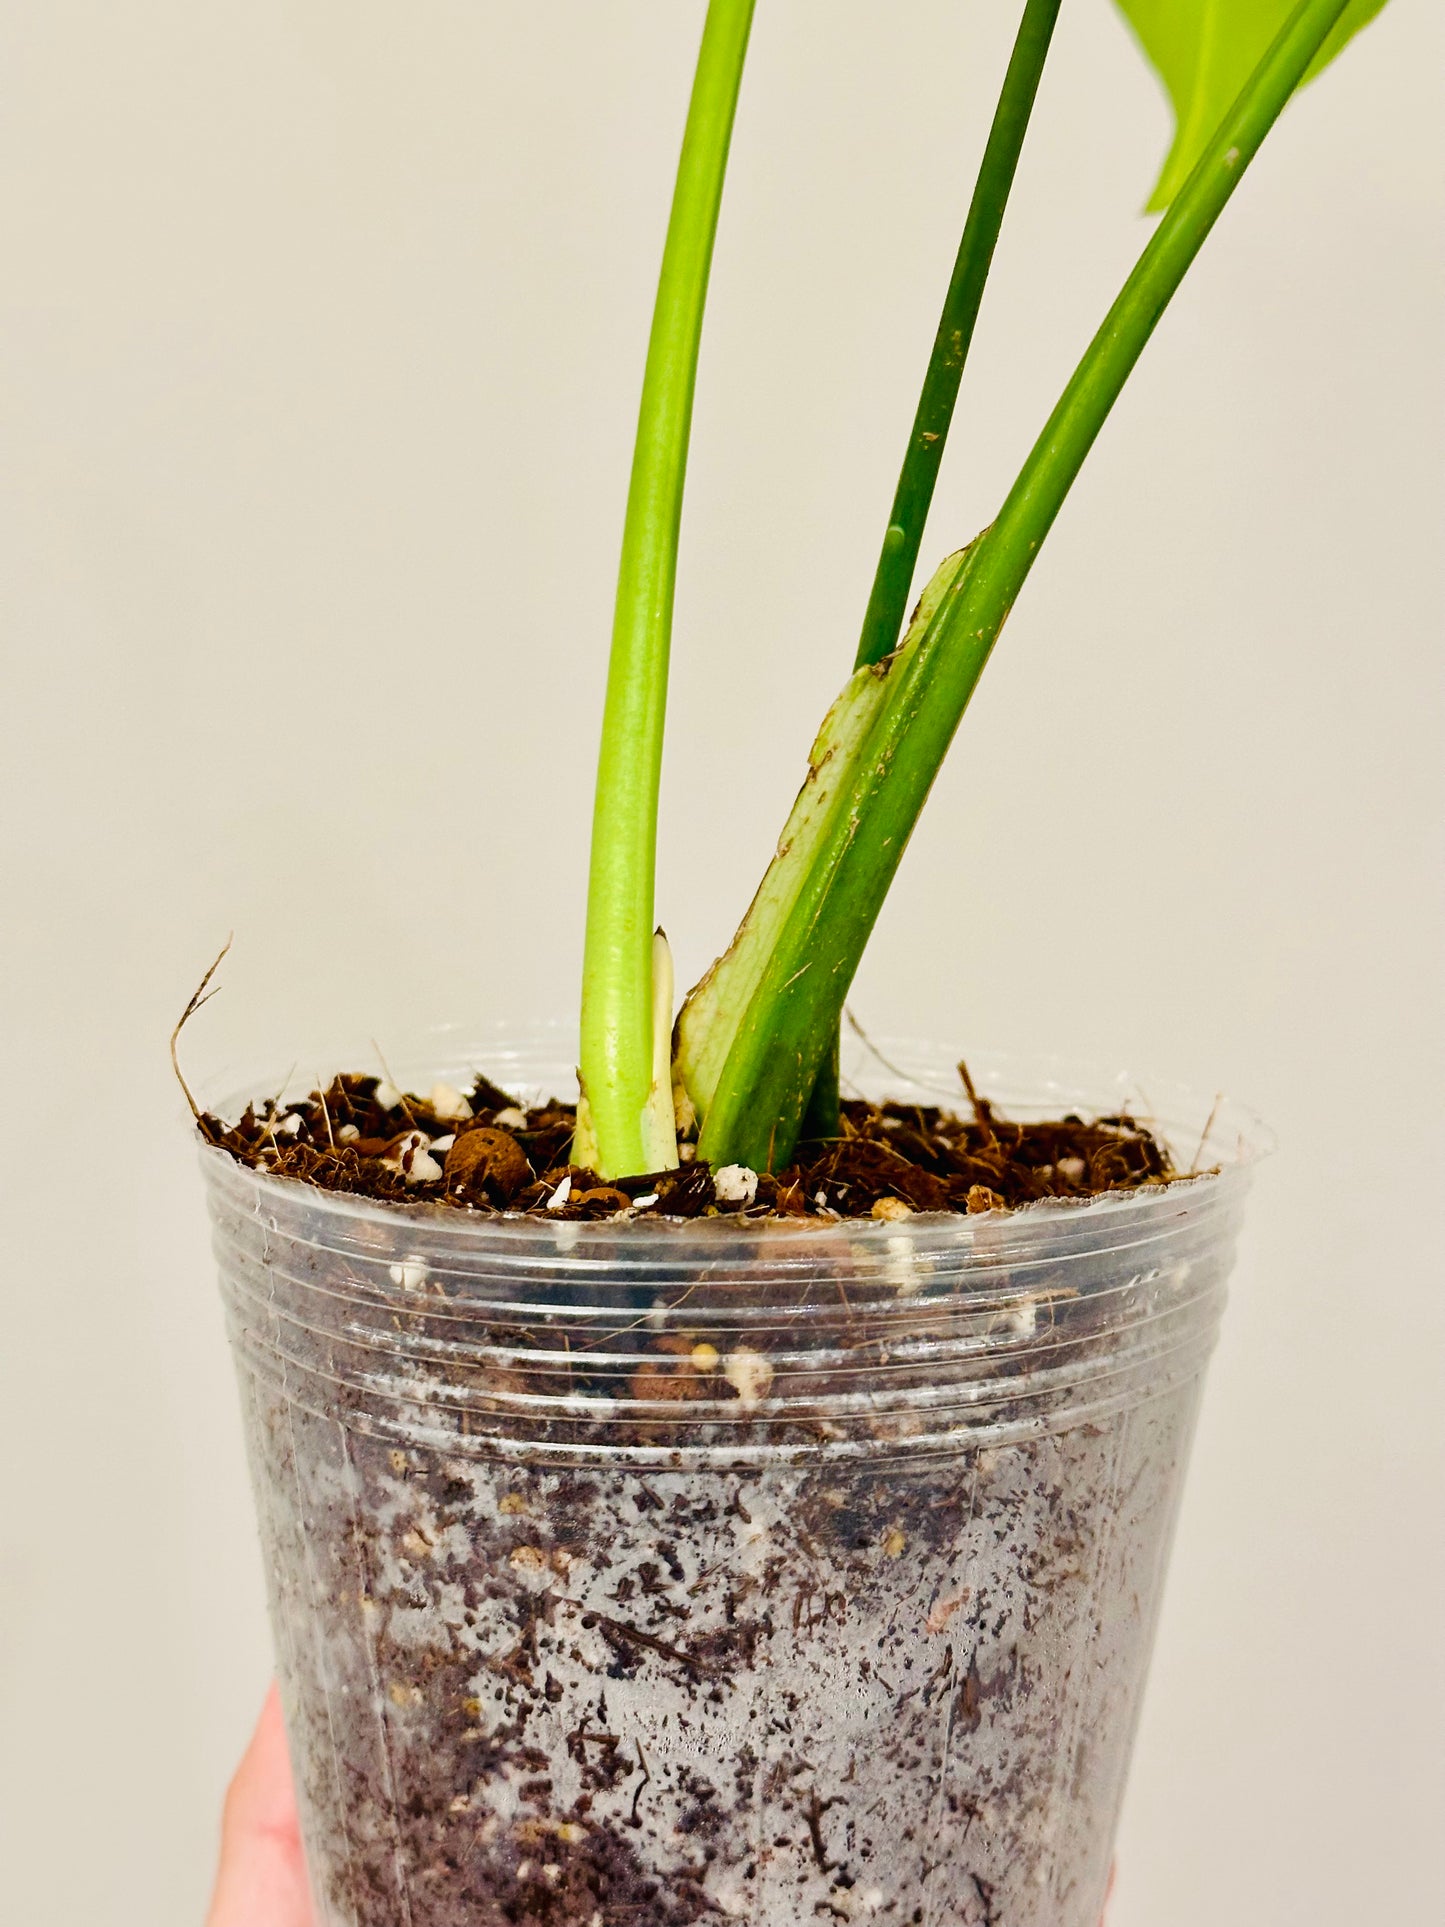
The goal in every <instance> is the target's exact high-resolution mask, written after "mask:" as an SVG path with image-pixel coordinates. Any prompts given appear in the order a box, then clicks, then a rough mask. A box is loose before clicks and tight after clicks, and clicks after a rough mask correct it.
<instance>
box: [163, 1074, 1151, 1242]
mask: <svg viewBox="0 0 1445 1927" xmlns="http://www.w3.org/2000/svg"><path fill="white" fill-rule="evenodd" d="M960 1071H961V1074H962V1078H963V1083H964V1086H965V1089H966V1092H967V1099H968V1103H969V1107H970V1109H971V1111H972V1117H971V1120H970V1119H965V1118H964V1117H962V1116H959V1115H956V1114H955V1113H953V1112H952V1111H948V1110H944V1109H941V1108H939V1107H936V1106H922V1105H913V1104H883V1105H873V1104H868V1103H863V1102H861V1101H857V1100H854V1101H849V1102H845V1103H844V1105H843V1119H842V1134H841V1136H839V1137H838V1138H836V1139H833V1140H831V1141H829V1142H826V1143H812V1144H804V1145H802V1146H800V1147H799V1158H798V1161H797V1162H796V1163H794V1164H792V1165H790V1166H789V1167H788V1169H787V1170H785V1171H781V1172H779V1173H777V1174H776V1175H775V1176H773V1175H769V1174H767V1173H764V1174H762V1175H761V1176H760V1177H759V1178H758V1180H757V1188H756V1193H755V1195H754V1196H753V1197H752V1199H751V1201H750V1202H746V1203H745V1202H742V1201H740V1200H739V1199H738V1197H737V1196H736V1189H737V1187H736V1186H734V1187H730V1189H731V1190H732V1192H733V1193H734V1195H733V1196H731V1197H726V1198H724V1199H721V1200H720V1199H719V1196H718V1190H717V1187H716V1185H715V1183H714V1179H713V1173H712V1171H711V1170H710V1169H709V1167H708V1166H707V1165H706V1164H703V1163H700V1162H698V1161H697V1160H696V1159H695V1158H694V1157H692V1156H691V1155H690V1154H691V1150H692V1147H691V1146H686V1145H685V1146H684V1147H683V1159H684V1161H683V1163H682V1164H681V1165H680V1166H679V1167H678V1168H677V1169H676V1170H672V1171H658V1172H653V1173H650V1174H648V1175H646V1176H643V1177H634V1178H620V1179H617V1180H615V1181H604V1180H603V1179H601V1178H599V1177H598V1176H597V1174H596V1173H595V1172H593V1171H588V1170H585V1169H582V1168H580V1167H578V1166H576V1165H573V1164H571V1163H570V1162H569V1155H570V1151H571V1144H572V1136H573V1130H574V1126H575V1122H576V1117H575V1111H574V1109H573V1107H572V1106H571V1105H568V1104H564V1103H562V1102H560V1101H559V1100H556V1099H551V1100H549V1101H548V1102H547V1103H545V1104H543V1105H540V1106H533V1107H531V1108H527V1107H526V1106H524V1105H523V1104H522V1102H521V1101H520V1100H518V1099H516V1098H514V1097H511V1096H509V1095H508V1093H507V1092H505V1091H503V1090H500V1089H499V1088H498V1087H497V1086H496V1085H495V1084H492V1083H491V1082H489V1081H488V1079H486V1078H485V1077H478V1078H477V1079H476V1080H475V1082H474V1083H473V1085H472V1086H471V1089H470V1090H469V1091H468V1092H466V1093H465V1094H463V1095H464V1099H465V1111H466V1115H465V1116H462V1117H457V1116H455V1115H452V1113H454V1112H456V1111H457V1110H459V1109H461V1108H462V1107H461V1106H460V1105H459V1104H456V1103H454V1102H451V1101H450V1100H449V1099H448V1098H446V1097H441V1098H439V1097H438V1094H437V1093H436V1092H433V1094H432V1097H431V1098H430V1099H428V1098H423V1097H420V1096H417V1095H414V1094H410V1093H408V1094H402V1093H400V1092H398V1091H396V1090H395V1088H394V1087H392V1086H389V1085H387V1084H386V1083H385V1082H384V1081H383V1080H380V1079H378V1078H375V1077H368V1076H356V1075H343V1076H338V1077H335V1078H333V1080H332V1082H331V1083H330V1085H329V1086H328V1087H327V1088H326V1090H324V1091H321V1090H317V1091H313V1092H312V1094H311V1096H310V1097H308V1098H306V1099H305V1100H304V1101H303V1102H298V1103H295V1104H285V1105H282V1104H278V1103H277V1102H276V1101H274V1100H269V1099H268V1100H267V1101H265V1102H263V1103H256V1104H251V1105H248V1106H247V1108H246V1111H245V1113H244V1115H243V1116H242V1117H241V1119H240V1121H239V1122H238V1123H235V1124H226V1123H224V1122H222V1120H221V1119H220V1118H218V1117H214V1116H212V1115H210V1114H202V1115H201V1116H200V1118H199V1120H198V1122H199V1126H200V1130H201V1133H202V1135H203V1136H204V1137H205V1138H206V1140H207V1142H208V1143H210V1144H213V1145H216V1146H218V1147H219V1148H220V1149H221V1150H224V1151H227V1152H229V1153H230V1155H231V1156H232V1157H234V1158H236V1159H238V1160H239V1161H240V1162H241V1163H243V1164H247V1165H251V1166H253V1167H255V1168H257V1169H260V1170H265V1171H270V1172H273V1173H274V1174H275V1175H276V1176H278V1177H287V1178H297V1179H300V1180H301V1181H302V1182H304V1183H307V1184H315V1185H319V1186H321V1187H323V1188H324V1189H327V1190H332V1191H346V1192H352V1193H355V1194H359V1195H361V1196H364V1197H372V1198H379V1199H389V1200H392V1201H394V1202H397V1203H402V1202H405V1203H418V1202H434V1203H438V1204H447V1205H452V1206H456V1207H458V1208H461V1209H466V1210H474V1211H484V1212H503V1211H505V1212H542V1211H545V1212H546V1213H547V1214H548V1216H549V1217H553V1218H555V1217H559V1216H560V1217H563V1218H574V1219H591V1220H596V1219H603V1218H612V1217H617V1216H621V1215H623V1214H629V1215H631V1216H649V1215H654V1216H660V1217H679V1218H697V1217H707V1216H712V1215H717V1214H720V1213H723V1212H727V1213H734V1214H736V1213H739V1212H741V1213H744V1214H745V1215H747V1216H750V1217H768V1216H781V1217H813V1218H829V1217H843V1218H865V1217H869V1216H873V1217H880V1218H893V1217H898V1218H902V1217H906V1216H907V1215H908V1214H909V1213H910V1212H915V1211H957V1212H979V1211H990V1210H998V1209H1014V1208H1016V1207H1017V1206H1019V1205H1024V1204H1031V1203H1034V1202H1035V1201H1037V1200H1038V1199H1041V1198H1087V1197H1093V1196H1096V1195H1097V1194H1098V1193H1100V1192H1104V1191H1127V1190H1134V1189H1136V1188H1138V1187H1139V1186H1141V1185H1155V1184H1163V1183H1167V1182H1168V1181H1169V1179H1171V1178H1174V1177H1177V1176H1178V1175H1179V1173H1178V1171H1177V1170H1176V1168H1175V1166H1174V1164H1173V1163H1172V1161H1171V1159H1170V1156H1169V1152H1168V1150H1167V1149H1166V1147H1165V1146H1164V1145H1163V1144H1162V1143H1161V1142H1160V1140H1159V1139H1158V1138H1157V1137H1156V1136H1155V1135H1154V1134H1153V1133H1152V1132H1151V1131H1150V1130H1149V1129H1148V1128H1147V1127H1146V1126H1144V1125H1143V1124H1141V1123H1139V1122H1138V1121H1137V1120H1136V1119H1134V1118H1131V1117H1127V1116H1115V1117H1103V1118H1098V1119H1096V1120H1094V1121H1092V1122H1090V1121H1087V1120H1085V1119H1084V1118H1081V1117H1077V1116H1074V1115H1070V1116H1066V1117H1063V1118H1059V1119H1057V1120H1054V1121H1052V1122H1045V1123H1026V1124H1025V1123H1014V1122H1011V1121H1009V1120H1008V1119H1006V1118H1004V1117H1002V1116H1001V1115H1000V1114H999V1112H998V1111H997V1109H996V1108H995V1107H994V1106H993V1105H992V1104H990V1103H988V1102H987V1101H986V1100H985V1099H983V1098H981V1097H979V1096H977V1094H976V1093H975V1092H974V1090H973V1087H972V1083H971V1081H970V1080H969V1078H968V1073H967V1071H966V1069H964V1068H963V1067H962V1066H960ZM378 1093H380V1096H379V1095H378ZM451 1096H452V1097H455V1096H456V1094H455V1093H452V1094H451ZM438 1103H440V1104H441V1105H442V1110H441V1111H440V1112H439V1111H438V1109H437V1104H438ZM499 1118H500V1120H501V1121H500V1122H499ZM569 1179H570V1185H569V1186H568V1189H567V1190H566V1192H565V1193H564V1194H563V1196H561V1197H559V1196H558V1191H559V1187H560V1186H562V1185H563V1184H564V1183H565V1182H566V1181H567V1180H569Z"/></svg>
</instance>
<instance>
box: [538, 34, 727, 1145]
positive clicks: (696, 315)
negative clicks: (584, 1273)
mask: <svg viewBox="0 0 1445 1927" xmlns="http://www.w3.org/2000/svg"><path fill="white" fill-rule="evenodd" d="M753 4H754V0H711V4H710V5H709V7H708V12H707V22H706V25H705V27H704V29H703V38H702V48H701V51H700V53H699V55H698V63H697V74H696V78H695V80H694V83H693V92H692V104H691V106H690V108H689V110H688V118H687V130H686V133H685V134H684V136H683V144H682V158H681V161H680V162H679V165H678V174H677V186H676V190H675V192H674V195H673V203H672V216H671V219H670V221H669V223H668V230H667V244H666V247H665V249H664V253H663V260H662V274H661V278H660V281H659V284H658V290H657V305H656V308H655V310H654V313H653V321H652V335H651V339H650V340H649V343H648V350H647V369H646V373H645V375H644V378H643V384H642V404H641V408H640V411H639V418H638V426H637V444H636V451H635V454H634V456H633V463H632V480H631V485H630V487H629V490H628V496H627V519H626V524H625V528H624V532H623V538H622V561H621V565H620V568H619V571H618V579H617V604H616V613H615V617H614V622H613V630H612V656H611V662H610V665H609V668H608V675H607V699H606V707H605V710H604V713H603V720H602V748H601V753H600V755H599V757H598V762H597V796H596V805H595V809H594V814H593V821H592V862H591V870H590V875H589V880H588V897H587V938H586V952H585V957H584V961H583V976H582V1043H581V1062H580V1064H579V1077H580V1081H581V1086H582V1095H583V1115H582V1116H581V1117H580V1119H579V1135H578V1145H577V1147H576V1148H575V1149H574V1156H576V1157H581V1156H583V1155H585V1157H586V1161H587V1162H588V1163H590V1164H592V1165H593V1167H594V1168H595V1169H597V1170H598V1171H600V1172H601V1173H602V1174H603V1175H604V1176H607V1177H622V1176H628V1175H631V1174H634V1173H637V1172H642V1171H646V1170H649V1169H656V1168H657V1166H656V1163H655V1162H654V1161H653V1158H654V1155H655V1152H656V1130H655V1124H656V1119H655V1112H656V1106H655V1104H654V1105H653V1106H652V1109H651V1112H650V1111H649V1100H650V1096H651V1093H652V1090H653V1057H654V1020H653V1007H654V994H653V992H654V982H653V942H652V937H653V924H654V906H653V892H654V883H655V876H656V848H657V797H658V787H659V783H660V780H661V774H662V732H663V720H664V715H665V712H666V707H667V670H668V655H669V649H670V645H671V638H672V608H673V595H674V588H675V583H676V577H677V546H678V531H679V528H680V525H681V519H682V495H683V482H684V477H685V474H686V469H687V450H688V438H689V434H690V431H691V426H692V404H693V391H694V387H695V384H696V377H697V360H698V348H699V343H700V341H701V337H702V321H703V309H704V305H705V303H706V299H707V285H708V276H709V273H710V271H711V267H712V255H713V241H714V237H715V235H716V233H717V220H718V208H719V205H720V203H721V200H722V189H723V178H724V175H725V172H726V169H727V159H728V149H729V146H730V144H731V140H732V129H733V119H734V116H735V113H736V110H737V99H738V89H739V86H740V85H741V81H742V71H743V62H744V59H745V57H746V54H747V46H748V35H749V31H750V29H751V26H752V17H753ZM664 1030H666V1026H665V1027H664Z"/></svg>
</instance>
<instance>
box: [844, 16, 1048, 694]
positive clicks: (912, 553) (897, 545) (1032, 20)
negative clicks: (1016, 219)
mask: <svg viewBox="0 0 1445 1927" xmlns="http://www.w3.org/2000/svg"><path fill="white" fill-rule="evenodd" d="M1060 5H1061V0H1028V4H1027V6H1026V7H1025V8H1024V17H1023V20H1022V22H1021V23H1020V26H1019V31H1018V37H1017V39H1016V40H1015V42H1014V49H1013V54H1012V55H1011V57H1010V59H1009V64H1008V72H1007V73H1006V74H1005V76H1004V83H1003V91H1002V93H1001V94H1000V95H999V101H998V108H997V110H996V112H995V113H994V117H993V126H992V128H991V129H990V131H989V137H988V145H987V147H985V149H984V154H983V162H982V165H981V166H980V168H979V171H978V181H977V184H976V185H975V187H974V190H973V200H972V202H971V203H970V205H969V210H968V219H967V221H966V222H965V223H964V229H963V239H962V240H961V241H960V242H959V244H958V257H957V259H956V260H955V262H954V264H953V279H952V280H951V281H950V282H949V284H948V295H947V298H946V299H945V301H944V304H943V314H942V317H941V318H940V320H939V323H938V333H937V335H936V336H935V337H934V342H933V353H932V354H931V355H930V357H929V361H928V372H927V374H926V375H925V376H924V380H923V392H922V393H921V395H920V396H919V398H918V411H917V413H916V414H915V416H914V418H913V432H912V434H911V435H910V437H909V441H908V452H907V454H906V455H905V456H904V458H903V468H902V471H901V473H900V475H899V477H898V488H897V490H896V492H895V494H894V497H893V508H892V512H891V513H890V515H889V517H888V530H887V533H886V534H885V536H884V538H883V549H882V553H881V554H880V555H879V558H878V569H877V573H876V574H875V576H874V578H873V592H872V594H871V595H870V596H869V598H868V613H867V614H866V616H865V617H864V619H863V633H862V636H861V638H860V639H859V643H858V655H857V659H856V661H855V664H854V667H855V668H858V669H861V668H862V667H863V666H864V664H865V663H870V662H881V661H882V660H883V658H884V657H885V656H886V655H889V654H891V653H892V651H893V650H894V649H896V648H897V646H898V638H899V636H900V635H902V633H903V623H904V618H905V617H906V615H907V613H908V592H909V590H910V589H911V588H912V586H913V574H914V570H915V569H916V568H917V566H918V551H919V547H920V545H921V543H922V541H923V530H924V526H925V524H926V523H927V521H928V511H929V507H930V505H931V504H932V501H933V490H934V486H935V484H936V483H937V481H938V468H939V464H940V462H941V461H942V460H943V450H944V446H945V444H946V443H947V441H948V431H949V428H950V426H951V425H952V422H953V410H954V405H955V404H956V402H957V400H958V388H959V383H960V381H961V380H962V378H963V365H964V362H965V361H966V360H967V359H968V350H969V346H970V344H971V343H972V341H973V331H974V327H975V325H976V324H977V321H978V311H979V307H980V305H981V303H982V301H983V290H984V285H985V283H986V282H987V280H988V272H989V269H990V267H991V266H992V265H993V255H994V249H995V248H996V247H997V245H998V237H999V229H1000V228H1001V227H1002V225H1003V217H1004V209H1005V208H1006V207H1007V206H1008V197H1009V194H1010V192H1011V191H1012V188H1013V184H1014V175H1015V173H1016V172H1017V171H1018V164H1019V155H1020V153H1021V152H1022V151H1023V144H1024V135H1025V133H1026V132H1027V131H1028V124H1029V116H1030V115H1031V114H1032V112H1033V108H1034V101H1035V99H1036V98H1037V95H1038V91H1039V78H1040V76H1041V75H1042V73H1043V70H1044V61H1045V59H1046V58H1047V56H1048V51H1049V42H1050V41H1051V40H1052V38H1053V33H1054V23H1055V21H1056V20H1057V19H1058V17H1059V7H1060Z"/></svg>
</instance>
